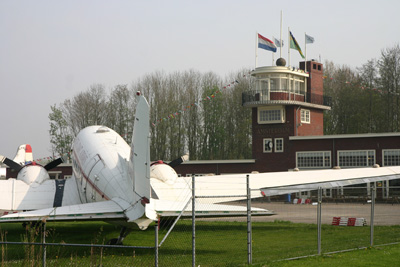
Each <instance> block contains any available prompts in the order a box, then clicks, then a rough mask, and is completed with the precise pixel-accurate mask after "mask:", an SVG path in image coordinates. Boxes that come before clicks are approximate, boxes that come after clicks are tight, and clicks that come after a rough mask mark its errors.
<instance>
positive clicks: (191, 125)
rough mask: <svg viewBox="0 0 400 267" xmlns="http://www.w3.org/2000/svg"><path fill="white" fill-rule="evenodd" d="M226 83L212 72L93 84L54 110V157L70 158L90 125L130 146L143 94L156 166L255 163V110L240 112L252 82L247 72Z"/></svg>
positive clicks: (238, 74) (51, 126)
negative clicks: (187, 161)
mask: <svg viewBox="0 0 400 267" xmlns="http://www.w3.org/2000/svg"><path fill="white" fill-rule="evenodd" d="M226 80H228V81H230V82H225V81H226ZM225 81H224V80H223V79H222V78H221V77H219V76H218V75H216V74H215V73H213V72H208V73H200V72H198V71H194V70H190V71H185V72H175V73H171V74H166V73H164V72H155V73H152V74H148V75H145V76H144V77H141V78H140V79H138V80H137V81H135V82H133V83H132V84H131V85H130V86H129V87H128V85H117V86H115V87H114V88H112V89H111V90H107V89H106V88H105V87H104V85H101V84H93V85H91V86H90V87H89V88H88V89H87V90H86V91H84V92H81V93H79V94H77V95H76V96H74V97H72V98H71V99H66V100H65V101H64V102H62V103H61V104H59V105H53V106H52V107H51V113H50V114H49V119H50V138H51V140H50V141H51V144H52V150H53V153H54V154H61V155H63V154H66V153H68V152H69V149H70V146H71V143H72V140H73V137H74V136H76V135H77V134H78V132H79V131H80V130H81V129H83V128H85V127H87V126H89V125H105V126H107V127H110V128H112V129H114V130H115V131H116V132H118V133H119V134H120V135H121V136H122V137H123V138H124V139H125V140H126V141H127V142H128V144H130V142H131V138H132V129H133V122H134V113H135V104H136V103H135V94H136V92H137V91H140V92H142V94H143V95H144V96H145V97H146V98H147V100H148V102H149V105H150V122H151V133H150V134H151V145H150V153H151V157H152V160H157V159H162V160H172V159H175V158H177V157H179V156H182V155H183V154H185V153H189V154H190V158H191V159H192V160H196V159H197V160H199V159H243V158H251V110H250V109H248V108H243V107H242V106H241V95H242V92H243V91H248V90H249V89H250V88H252V83H253V82H254V81H253V79H252V78H251V77H250V75H249V70H241V71H238V72H236V73H234V74H231V75H230V76H229V77H228V78H227V79H225ZM231 81H234V83H231ZM228 83H229V86H226V85H227V84H228Z"/></svg>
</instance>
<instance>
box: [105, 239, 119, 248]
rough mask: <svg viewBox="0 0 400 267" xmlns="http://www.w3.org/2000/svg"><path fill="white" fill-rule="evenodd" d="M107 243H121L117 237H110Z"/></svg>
mask: <svg viewBox="0 0 400 267" xmlns="http://www.w3.org/2000/svg"><path fill="white" fill-rule="evenodd" d="M107 245H112V246H113V245H122V244H118V238H112V239H110V240H108V242H107Z"/></svg>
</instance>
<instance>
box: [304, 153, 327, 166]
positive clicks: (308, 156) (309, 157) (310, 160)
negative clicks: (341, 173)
mask: <svg viewBox="0 0 400 267" xmlns="http://www.w3.org/2000/svg"><path fill="white" fill-rule="evenodd" d="M296 166H297V168H330V167H331V152H330V151H307V152H300V151H299V152H296Z"/></svg>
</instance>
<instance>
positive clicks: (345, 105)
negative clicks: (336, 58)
mask: <svg viewBox="0 0 400 267" xmlns="http://www.w3.org/2000/svg"><path fill="white" fill-rule="evenodd" d="M324 75H325V80H324V93H325V94H326V95H328V96H331V97H332V106H331V108H332V110H330V111H328V112H326V113H325V114H324V133H325V134H356V133H378V132H399V131H400V47H399V45H395V46H394V47H391V48H386V49H383V50H382V51H381V56H380V58H379V59H371V60H368V61H367V63H365V64H363V65H362V66H361V67H358V68H356V69H351V68H350V67H349V66H346V65H343V66H338V65H335V64H334V63H332V62H326V63H325V65H324Z"/></svg>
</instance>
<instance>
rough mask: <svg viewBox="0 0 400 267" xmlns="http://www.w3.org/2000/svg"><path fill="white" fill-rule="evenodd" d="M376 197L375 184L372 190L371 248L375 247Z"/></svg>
mask: <svg viewBox="0 0 400 267" xmlns="http://www.w3.org/2000/svg"><path fill="white" fill-rule="evenodd" d="M375 196H376V183H375V182H374V186H373V188H372V194H371V219H370V221H371V226H370V230H371V232H370V245H371V247H372V246H373V245H374V217H375Z"/></svg>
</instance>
